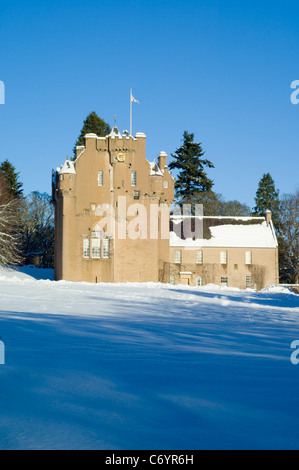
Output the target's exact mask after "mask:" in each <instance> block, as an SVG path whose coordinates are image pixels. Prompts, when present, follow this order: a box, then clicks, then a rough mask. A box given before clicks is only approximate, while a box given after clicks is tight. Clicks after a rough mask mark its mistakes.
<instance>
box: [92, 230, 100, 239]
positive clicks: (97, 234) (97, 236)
mask: <svg viewBox="0 0 299 470" xmlns="http://www.w3.org/2000/svg"><path fill="white" fill-rule="evenodd" d="M91 236H92V237H93V238H101V232H100V231H97V232H91Z"/></svg>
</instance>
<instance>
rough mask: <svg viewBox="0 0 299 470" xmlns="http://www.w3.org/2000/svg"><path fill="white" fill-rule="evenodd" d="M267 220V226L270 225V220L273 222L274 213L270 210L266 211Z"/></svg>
mask: <svg viewBox="0 0 299 470" xmlns="http://www.w3.org/2000/svg"><path fill="white" fill-rule="evenodd" d="M265 218H266V222H267V224H269V223H270V220H272V212H271V211H270V210H269V209H267V210H266V214H265Z"/></svg>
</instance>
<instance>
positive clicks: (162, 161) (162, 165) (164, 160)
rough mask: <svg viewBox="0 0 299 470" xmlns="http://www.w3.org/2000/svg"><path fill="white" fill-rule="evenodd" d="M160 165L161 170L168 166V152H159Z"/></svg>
mask: <svg viewBox="0 0 299 470" xmlns="http://www.w3.org/2000/svg"><path fill="white" fill-rule="evenodd" d="M158 165H159V168H160V170H164V168H165V167H166V166H167V153H166V152H160V153H159V156H158Z"/></svg>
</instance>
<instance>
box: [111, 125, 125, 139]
mask: <svg viewBox="0 0 299 470" xmlns="http://www.w3.org/2000/svg"><path fill="white" fill-rule="evenodd" d="M107 137H111V138H112V139H115V137H118V138H119V139H121V138H122V135H121V133H120V132H119V130H118V129H117V127H116V126H113V129H112V131H111V132H110V134H108V135H107Z"/></svg>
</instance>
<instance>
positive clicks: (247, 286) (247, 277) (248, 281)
mask: <svg viewBox="0 0 299 470" xmlns="http://www.w3.org/2000/svg"><path fill="white" fill-rule="evenodd" d="M251 287H252V279H251V276H246V289H250V288H251Z"/></svg>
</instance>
